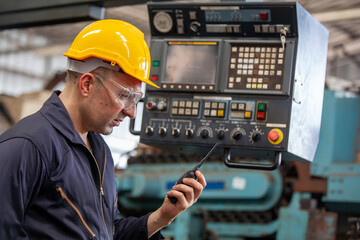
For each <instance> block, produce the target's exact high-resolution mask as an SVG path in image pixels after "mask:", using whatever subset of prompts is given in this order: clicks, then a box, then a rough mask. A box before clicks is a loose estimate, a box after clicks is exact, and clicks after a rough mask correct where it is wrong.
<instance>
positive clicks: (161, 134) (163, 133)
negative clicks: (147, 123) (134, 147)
mask: <svg viewBox="0 0 360 240" xmlns="http://www.w3.org/2000/svg"><path fill="white" fill-rule="evenodd" d="M158 134H159V135H160V136H165V135H166V128H164V127H161V128H159V131H158Z"/></svg>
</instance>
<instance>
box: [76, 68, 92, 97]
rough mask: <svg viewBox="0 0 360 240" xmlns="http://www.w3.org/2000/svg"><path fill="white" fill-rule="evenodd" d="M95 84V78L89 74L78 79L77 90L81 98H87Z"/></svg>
mask: <svg viewBox="0 0 360 240" xmlns="http://www.w3.org/2000/svg"><path fill="white" fill-rule="evenodd" d="M94 84H95V76H94V75H93V74H91V73H85V74H83V75H82V76H81V77H80V79H79V89H80V92H81V94H82V95H83V96H88V95H89V92H90V91H91V90H92V89H93V87H94Z"/></svg>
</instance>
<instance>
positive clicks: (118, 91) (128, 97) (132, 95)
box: [107, 80, 143, 109]
mask: <svg viewBox="0 0 360 240" xmlns="http://www.w3.org/2000/svg"><path fill="white" fill-rule="evenodd" d="M108 82H109V85H108V86H107V88H108V90H109V92H110V93H111V94H112V95H113V97H114V99H115V101H116V102H117V103H118V104H120V105H122V107H123V108H125V109H128V108H131V107H132V106H134V105H136V104H137V103H138V102H139V101H140V99H141V97H142V95H143V94H142V92H132V91H130V90H129V89H128V88H125V87H123V86H121V85H120V84H118V83H117V82H115V81H113V80H109V81H108Z"/></svg>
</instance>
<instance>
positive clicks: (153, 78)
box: [151, 75, 159, 81]
mask: <svg viewBox="0 0 360 240" xmlns="http://www.w3.org/2000/svg"><path fill="white" fill-rule="evenodd" d="M158 78H159V77H158V75H152V76H151V80H152V81H157V80H158Z"/></svg>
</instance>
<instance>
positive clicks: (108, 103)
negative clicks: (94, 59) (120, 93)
mask: <svg viewBox="0 0 360 240" xmlns="http://www.w3.org/2000/svg"><path fill="white" fill-rule="evenodd" d="M109 80H111V81H114V82H116V83H118V84H120V85H121V86H123V87H125V88H127V89H129V90H130V91H131V92H140V91H141V82H140V81H139V80H137V79H136V78H133V77H132V76H130V75H127V74H124V73H118V72H116V73H114V74H113V75H112V76H111V77H110V79H109ZM109 80H105V81H104V82H103V83H101V82H98V83H97V84H96V92H97V94H96V95H97V96H96V97H94V98H93V101H92V102H91V106H90V108H91V109H93V111H92V113H91V115H92V116H89V118H90V119H91V120H92V121H91V122H92V127H91V129H92V131H94V132H97V133H101V134H104V135H108V134H110V133H112V131H113V127H117V126H119V125H120V123H121V122H122V121H123V120H124V118H125V117H130V118H134V117H135V113H136V105H133V106H132V107H130V108H126V106H125V108H124V107H123V104H122V100H121V99H120V100H119V99H118V101H119V102H116V100H115V98H114V95H112V93H111V92H110V91H111V88H114V83H111V82H110V81H109ZM96 81H101V80H100V79H99V78H97V79H96ZM104 85H105V86H104ZM115 85H116V84H115ZM115 87H116V86H115Z"/></svg>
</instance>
